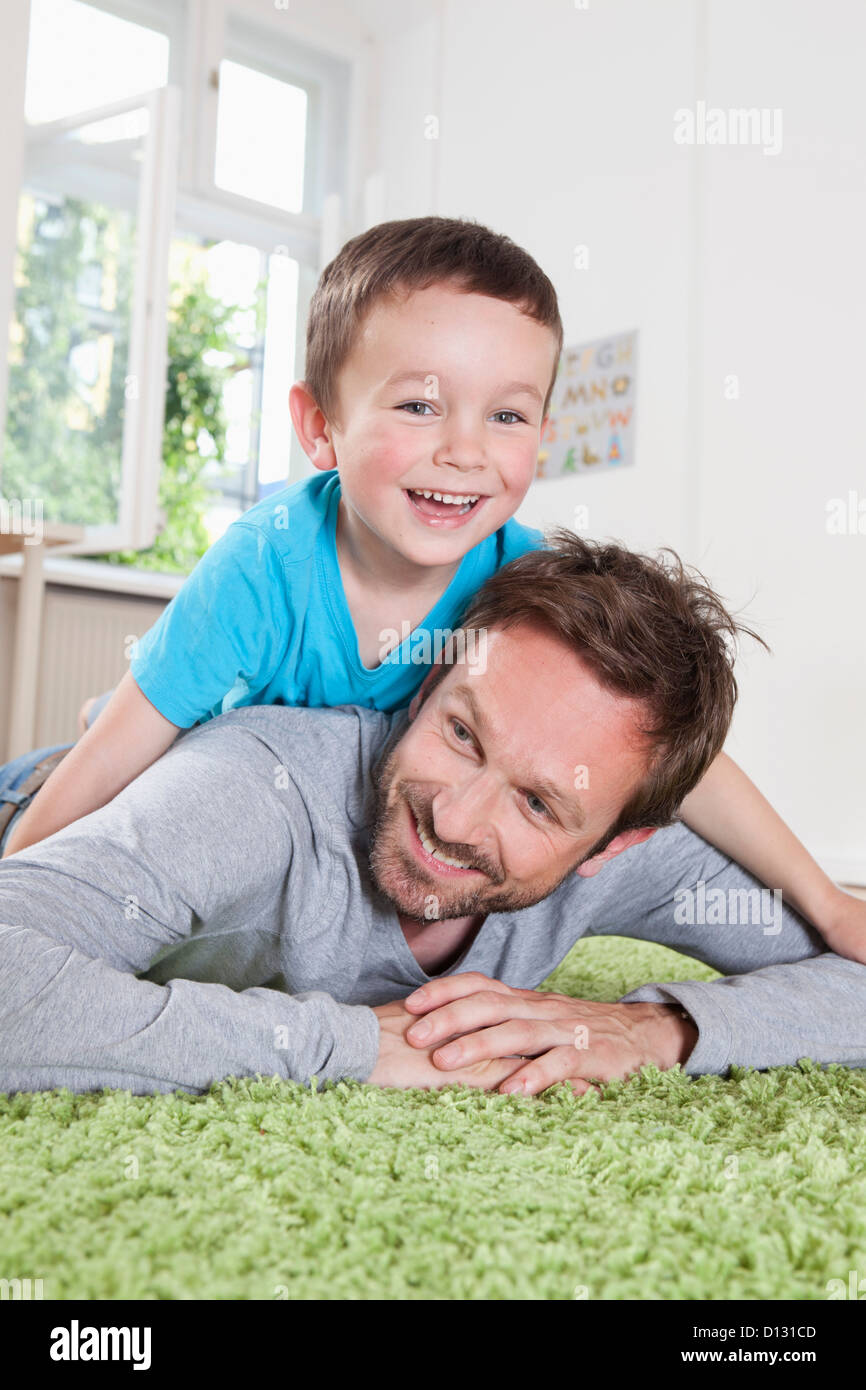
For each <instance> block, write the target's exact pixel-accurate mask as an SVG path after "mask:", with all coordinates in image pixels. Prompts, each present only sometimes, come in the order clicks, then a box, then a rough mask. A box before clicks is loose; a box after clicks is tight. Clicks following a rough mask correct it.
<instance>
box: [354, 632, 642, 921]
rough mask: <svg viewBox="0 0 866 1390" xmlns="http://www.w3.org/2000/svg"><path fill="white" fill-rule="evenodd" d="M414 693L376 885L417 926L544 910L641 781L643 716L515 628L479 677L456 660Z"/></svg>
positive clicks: (383, 813)
mask: <svg viewBox="0 0 866 1390" xmlns="http://www.w3.org/2000/svg"><path fill="white" fill-rule="evenodd" d="M423 693H424V692H423V688H422V691H419V693H418V695H417V696H416V697H415V700H414V701H413V704H412V707H411V709H410V715H412V716H413V722H412V723H411V724H410V726H409V728H408V729H407V731H406V733H405V734H404V735H403V737H402V739H401V740H400V742H399V743H398V744H397V745H396V746H395V748H394V749H393V750H392V752H391V754H390V756H389V758H388V760H387V762H386V764H385V766H384V768H383V770H382V776H381V779H380V783H379V786H378V789H377V814H376V823H375V828H374V831H373V837H372V846H371V852H370V864H371V869H372V872H373V877H374V879H375V882H376V884H377V886H378V887H379V888H380V890H381V891H382V892H383V893H384V894H385V895H386V896H387V897H388V898H390V899H391V901H392V902H393V903H394V904H395V906H396V907H397V909H398V911H400V912H402V913H404V914H405V915H406V916H409V917H413V918H416V919H417V920H423V919H425V918H426V919H428V920H433V919H440V920H441V919H446V918H457V917H464V916H469V915H471V914H474V913H479V912H483V913H488V912H512V911H517V910H518V909H520V908H524V907H530V906H532V905H533V904H534V903H537V902H540V901H541V900H542V898H545V897H547V896H548V894H549V893H552V892H553V890H554V888H556V887H557V886H558V885H559V884H560V883H561V882H562V881H563V879H564V878H566V877H567V875H568V874H569V873H570V872H572V871H573V870H574V869H575V868H576V867H577V866H578V865H579V864H581V863H582V862H583V861H584V860H585V858H586V856H587V855H588V853H589V851H590V850H591V849H592V848H593V846H594V845H596V844H597V843H598V841H599V840H601V839H602V838H603V836H604V835H605V834H606V833H607V831H608V830H609V828H610V827H611V826H612V825H613V824H614V822H615V821H616V820H617V818H618V816H619V814H620V811H621V810H622V808H623V806H624V805H625V804H626V802H627V801H628V800H629V799H630V798H631V796H632V795H633V794H634V792H635V791H636V790H637V788H638V787H639V786H640V784H641V783H642V781H643V779H644V778H645V776H646V773H647V766H648V750H647V746H646V743H645V741H644V739H643V738H642V736H641V734H640V724H641V721H642V719H644V718H645V717H646V711H645V710H644V708H643V706H641V705H640V704H639V703H638V702H636V701H634V700H630V699H627V698H626V697H624V696H621V695H617V694H615V693H613V692H611V691H609V690H606V689H605V688H604V687H603V686H601V685H600V684H599V682H598V680H597V679H596V677H595V676H594V675H593V674H592V672H591V671H590V669H589V668H588V666H586V665H585V663H584V662H582V661H581V660H580V659H579V658H578V657H576V656H575V655H574V654H573V653H572V652H571V651H570V650H569V649H568V648H567V647H566V646H564V644H563V643H562V642H561V641H560V640H559V639H558V638H556V637H554V636H553V635H552V634H549V633H547V632H543V631H537V630H534V629H531V628H529V627H528V626H527V625H525V624H522V625H520V626H514V627H511V628H507V629H497V630H495V631H492V632H489V633H488V634H487V661H486V668H485V669H484V671H483V672H482V671H480V670H475V671H472V670H471V669H470V667H469V666H467V665H466V664H465V663H463V662H461V663H457V664H455V665H454V666H453V667H451V668H450V669H449V670H448V672H447V674H446V675H445V676H444V677H442V678H441V679H440V680H439V682H438V684H436V685H435V686H434V688H433V689H432V691H431V692H430V693H429V694H428V695H427V698H426V699H424V698H423ZM650 833H651V831H646V832H643V831H636V832H629V834H630V835H632V836H634V838H635V839H641V838H646V837H647V836H648V835H649V834H650ZM630 842H632V843H633V842H634V839H633V840H631V841H630ZM622 847H623V848H624V847H625V846H622ZM447 859H450V860H456V861H457V864H448V863H446V862H443V860H447Z"/></svg>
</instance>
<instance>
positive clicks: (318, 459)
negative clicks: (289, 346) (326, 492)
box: [289, 381, 337, 472]
mask: <svg viewBox="0 0 866 1390" xmlns="http://www.w3.org/2000/svg"><path fill="white" fill-rule="evenodd" d="M289 410H290V412H291V416H292V424H293V425H294V427H295V434H296V435H297V436H298V440H299V442H300V445H301V448H302V449H303V451H304V453H305V454H306V455H307V458H308V459H309V460H310V462H311V463H312V464H313V466H314V467H315V468H320V469H322V471H323V472H324V471H326V470H327V469H329V468H336V467H337V455H336V453H335V452H334V446H333V444H332V442H331V427H330V425H329V424H328V422H327V420H326V419H325V417H324V415H323V413H322V411H321V410H320V408H319V406H318V405H317V404H316V401H315V400H314V399H313V397H312V396H311V395H310V392H309V390H308V389H307V383H306V382H305V381H296V382H295V384H294V386H293V387H292V389H291V390H290V392H289Z"/></svg>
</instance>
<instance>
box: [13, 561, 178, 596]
mask: <svg viewBox="0 0 866 1390" xmlns="http://www.w3.org/2000/svg"><path fill="white" fill-rule="evenodd" d="M21 564H22V560H21V556H20V555H4V556H3V557H2V559H0V578H3V579H17V578H18V576H19V575H20V573H21ZM42 566H43V570H44V573H45V582H46V584H68V585H70V586H71V587H73V588H76V589H96V590H99V591H101V592H103V593H115V594H136V595H138V596H139V597H141V598H166V599H172V598H174V595H175V594H176V593H177V591H178V589H179V588H180V587H181V585H182V584H184V583H185V582H186V579H187V576H186V575H185V574H155V573H153V572H152V571H151V570H137V569H134V568H133V567H132V566H131V565H106V564H102V563H101V562H100V561H99V560H82V559H79V558H78V556H71V555H70V556H68V557H67V558H66V559H64V558H63V556H61V555H56V556H51V555H46V557H45V559H44V560H43V562H42Z"/></svg>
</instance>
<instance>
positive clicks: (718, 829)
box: [680, 753, 866, 964]
mask: <svg viewBox="0 0 866 1390" xmlns="http://www.w3.org/2000/svg"><path fill="white" fill-rule="evenodd" d="M680 819H681V820H682V821H684V822H685V824H686V825H687V826H688V827H689V828H690V829H691V830H694V831H695V833H696V834H697V835H700V836H701V837H702V838H703V839H704V840H707V841H709V843H710V844H712V845H715V846H716V848H717V849H720V850H721V851H722V853H723V854H727V855H728V856H729V858H731V859H734V860H736V861H737V863H738V864H741V865H742V866H743V868H744V869H747V870H748V871H749V873H751V874H754V875H755V877H756V878H759V879H760V880H761V882H762V883H765V884H766V885H767V886H768V887H769V888H774V889H779V891H780V892H781V894H782V898H783V899H784V901H785V902H787V903H789V904H790V906H791V907H793V908H794V909H795V910H796V911H797V912H799V913H800V915H801V916H802V917H805V919H806V920H807V921H808V922H810V923H811V924H812V926H814V927H815V928H816V929H817V930H818V931H819V932H820V933H821V935H822V936H823V938H824V940H825V941H826V942H827V943H828V945H830V946H832V948H833V950H834V951H836V952H837V954H838V955H841V956H846V957H848V959H850V960H857V961H860V962H861V963H862V964H866V902H861V901H860V900H859V899H857V898H855V897H852V895H851V894H850V893H846V892H844V890H843V889H841V888H839V887H838V885H837V884H835V883H834V882H833V881H832V879H830V878H828V876H827V874H825V873H824V870H823V869H821V868H820V867H819V865H818V864H816V862H815V860H814V859H813V858H812V856H811V854H810V853H809V851H808V850H807V849H806V848H805V846H804V845H803V844H801V842H800V841H799V840H798V839H797V837H796V835H795V834H794V832H793V831H792V830H790V829H789V828H788V826H787V825H786V824H785V822H784V821H783V820H782V818H781V816H780V815H779V814H778V813H777V812H776V811H774V810H773V808H772V806H771V805H770V803H769V801H767V799H766V797H764V796H762V795H761V793H760V792H759V791H758V788H757V787H756V786H755V784H754V782H752V781H750V780H749V778H748V777H747V776H746V774H745V773H744V772H743V770H742V769H741V768H740V767H738V766H737V764H736V763H735V762H734V761H733V760H732V759H731V758H730V757H728V755H727V754H726V753H720V754H719V756H718V757H717V758H716V760H715V762H714V763H712V765H711V766H710V768H709V769H708V771H707V772H706V773H705V774H704V777H703V778H702V780H701V781H700V782H699V783H698V785H697V787H696V788H695V790H694V791H693V792H691V793H690V795H689V796H687V797H686V798H685V800H684V801H683V803H682V806H681V807H680Z"/></svg>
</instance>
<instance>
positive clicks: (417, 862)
mask: <svg viewBox="0 0 866 1390" xmlns="http://www.w3.org/2000/svg"><path fill="white" fill-rule="evenodd" d="M465 628H466V630H467V631H470V630H474V631H475V632H476V633H480V634H481V635H482V636H483V638H484V642H485V652H486V660H485V662H484V663H478V662H477V661H476V662H475V663H474V664H471V665H470V664H469V663H468V662H467V661H466V660H461V661H454V662H453V663H450V664H449V663H448V662H443V663H440V664H439V665H438V666H435V667H434V668H433V669H432V670H431V671H430V673H429V674H428V677H427V680H426V681H425V683H424V686H423V687H422V689H421V690H420V691H419V693H418V695H417V696H416V698H415V700H414V701H413V704H412V706H411V707H410V709H409V711H401V712H399V713H397V714H395V715H384V714H380V713H376V712H373V711H369V710H364V709H361V708H359V707H357V706H350V707H344V708H341V709H337V710H325V709H293V708H288V707H283V706H256V707H252V708H246V709H238V710H233V711H232V712H230V713H229V714H226V715H222V716H220V717H219V718H217V719H214V720H211V721H209V722H208V723H207V724H205V725H203V726H200V727H197V728H194V729H192V730H189V731H188V732H186V733H185V734H183V735H181V736H180V737H179V738H178V740H177V742H176V743H175V745H174V746H173V747H172V748H171V749H170V750H169V752H168V753H166V754H165V755H164V756H163V757H162V758H161V759H160V760H159V761H158V762H157V763H156V764H154V765H153V767H151V768H149V769H148V770H147V772H145V773H144V774H143V775H142V776H141V777H140V778H138V779H137V780H136V781H135V782H133V783H132V784H131V785H130V786H128V787H127V788H125V789H124V791H123V792H121V793H120V794H119V795H118V796H117V797H116V798H115V799H114V800H113V801H112V802H110V803H109V804H108V805H107V806H104V807H103V808H102V809H101V810H98V811H95V812H93V813H92V814H91V815H89V816H86V817H84V818H83V819H82V820H80V821H77V822H75V823H73V824H71V825H69V826H67V827H65V828H64V829H63V830H61V831H60V832H58V833H57V834H55V835H53V836H51V837H49V838H48V839H47V840H45V841H42V842H41V843H39V844H36V845H33V846H31V847H30V848H28V849H25V850H22V851H20V852H19V853H18V854H16V855H14V856H12V857H11V858H8V859H5V860H3V861H2V863H0V923H2V924H4V925H3V926H2V927H0V946H2V952H0V970H2V984H0V1090H34V1089H47V1088H52V1087H55V1086H68V1087H70V1088H71V1089H74V1090H87V1089H94V1088H101V1087H103V1086H109V1087H119V1088H128V1089H130V1090H132V1091H135V1092H139V1093H141V1092H145V1093H146V1092H151V1091H170V1090H173V1089H176V1088H183V1089H188V1090H192V1091H201V1090H203V1089H206V1088H207V1086H208V1085H210V1084H211V1083H212V1082H213V1081H216V1080H218V1079H220V1078H221V1077H224V1076H228V1075H255V1074H264V1075H278V1076H280V1077H284V1078H293V1079H296V1080H300V1081H303V1082H308V1081H309V1079H310V1078H311V1077H314V1076H315V1077H316V1078H317V1079H318V1080H320V1081H325V1080H337V1079H340V1078H353V1079H356V1080H359V1081H369V1082H371V1083H372V1084H377V1085H385V1086H397V1087H409V1086H420V1087H438V1086H443V1085H447V1084H449V1083H452V1082H465V1083H467V1084H469V1085H473V1086H480V1087H484V1088H488V1089H491V1088H495V1087H500V1088H501V1089H503V1090H504V1089H506V1088H507V1087H508V1086H509V1084H510V1085H511V1086H512V1088H513V1087H517V1086H518V1085H519V1084H521V1083H523V1087H524V1090H525V1093H528V1094H533V1093H537V1092H538V1091H540V1090H543V1089H544V1088H545V1087H546V1086H548V1085H551V1084H552V1083H553V1082H555V1081H559V1080H565V1081H567V1082H569V1083H570V1084H571V1085H572V1087H573V1089H574V1090H575V1091H577V1092H579V1091H581V1090H584V1089H586V1087H587V1086H588V1085H589V1084H590V1083H591V1082H592V1081H593V1080H595V1079H602V1080H603V1079H608V1078H610V1077H612V1076H624V1075H627V1074H629V1073H630V1072H632V1071H634V1070H635V1069H636V1068H638V1067H640V1066H641V1065H643V1064H644V1063H647V1062H655V1063H656V1064H657V1065H658V1066H659V1067H662V1068H667V1067H671V1066H673V1065H675V1064H676V1063H680V1064H682V1065H683V1067H684V1069H685V1070H686V1071H687V1072H689V1073H690V1074H692V1075H699V1074H702V1073H706V1072H714V1073H724V1072H725V1071H726V1070H727V1068H728V1067H729V1066H730V1065H731V1064H732V1063H738V1064H741V1065H748V1064H751V1065H753V1066H755V1067H759V1068H761V1067H767V1066H772V1065H781V1064H786V1063H788V1064H790V1063H794V1062H796V1061H797V1060H798V1059H799V1058H800V1057H802V1056H810V1057H812V1058H814V1059H815V1060H817V1061H819V1062H833V1061H835V1062H842V1063H845V1064H847V1065H849V1066H863V1065H866V1022H864V1019H866V1008H864V1005H866V968H864V967H863V966H862V965H860V964H858V963H856V962H853V961H849V960H846V959H843V958H842V957H838V956H835V955H834V954H832V953H831V952H827V951H822V946H823V943H822V942H820V940H819V938H818V937H817V934H816V933H815V932H813V931H812V930H811V929H810V928H808V927H807V926H806V925H805V923H804V922H803V921H802V919H801V918H799V917H798V916H797V915H796V914H795V913H793V912H791V911H789V910H787V909H783V908H782V907H781V904H780V903H778V901H775V902H774V910H773V913H772V915H771V916H767V915H766V914H765V913H763V912H761V913H760V914H759V915H758V916H757V918H756V917H755V915H754V913H753V914H752V915H751V916H749V914H748V913H747V914H746V916H745V920H743V917H742V915H738V912H737V905H738V904H742V901H743V898H746V899H748V895H749V893H752V895H753V897H754V895H755V894H757V898H758V900H759V901H760V902H761V903H762V904H763V903H764V901H765V899H764V897H762V895H761V893H760V885H757V884H756V882H755V880H753V879H751V878H750V877H749V876H748V875H746V874H745V873H744V871H743V870H741V869H740V868H739V866H737V865H735V864H732V863H731V862H730V861H729V860H727V859H725V858H724V857H723V856H722V855H721V854H719V853H718V852H717V851H716V850H714V849H712V848H711V847H710V846H708V845H707V844H706V843H705V842H704V841H703V840H701V839H700V838H699V837H697V836H695V835H693V834H692V833H691V832H689V831H687V830H686V828H685V827H684V826H682V825H679V824H675V823H672V822H673V821H674V818H675V815H676V809H677V807H678V805H679V804H680V802H681V801H682V798H683V797H684V796H685V795H687V794H688V792H689V791H690V790H691V788H692V787H693V786H694V785H695V783H696V782H697V781H698V780H699V778H700V777H701V775H702V774H703V772H704V770H705V768H706V767H707V765H708V764H709V762H710V761H711V760H712V758H713V757H715V755H716V753H717V752H718V751H719V749H720V747H721V746H722V744H723V742H724V739H725V736H726V733H727V730H728V726H729V723H730V718H731V714H732V710H733V706H734V701H735V698H736V685H735V682H734V678H733V673H732V669H731V656H730V650H729V647H730V640H731V639H732V638H733V637H734V636H735V635H736V633H737V625H736V624H735V623H734V622H733V620H732V619H731V618H730V616H729V615H728V614H727V613H726V612H725V610H724V609H723V607H722V606H721V604H720V602H719V601H718V599H717V598H716V597H715V595H714V594H712V592H711V591H710V590H709V589H708V588H707V587H706V586H705V585H702V584H700V583H699V582H697V581H696V580H694V579H693V578H691V577H690V576H688V575H687V574H685V573H684V572H683V571H682V569H681V568H680V567H679V566H678V565H677V564H672V565H667V566H666V565H665V564H664V563H663V562H661V561H653V560H649V559H645V558H643V557H640V556H636V555H633V554H631V553H630V552H628V551H626V550H624V549H622V548H620V547H618V546H613V545H607V546H602V545H596V544H592V543H590V542H587V541H585V540H582V539H580V538H579V537H576V536H574V535H572V534H571V533H568V532H560V533H559V534H558V536H557V537H555V538H554V543H553V544H552V545H551V547H550V548H549V549H545V550H541V551H535V552H530V553H528V554H527V555H524V556H522V557H521V558H520V559H518V560H516V561H514V562H513V563H512V564H511V565H509V566H507V567H506V568H504V569H502V570H500V571H499V572H498V573H497V574H496V575H495V576H493V578H492V579H490V580H489V581H488V582H487V584H485V586H484V587H483V589H482V590H481V591H480V593H479V594H478V595H477V596H476V599H475V601H474V602H473V604H472V606H471V608H470V610H469V612H468V613H467V614H466V617H465ZM464 645H465V646H467V647H468V646H470V644H469V643H466V644H464ZM471 645H472V649H473V650H477V643H474V644H471ZM659 826H662V827H666V828H663V829H658V827H659ZM599 871H601V872H599ZM711 894H712V895H713V897H712V901H713V902H714V904H715V905H716V911H715V912H714V914H710V913H707V912H705V911H704V905H705V903H706V902H707V901H708V900H709V899H710V895H711ZM689 895H691V896H689ZM720 902H721V903H722V904H730V910H727V911H725V912H721V913H720V911H719V906H718V905H719V903H720ZM602 933H611V934H615V935H620V936H634V937H643V938H645V939H651V940H656V941H661V942H664V943H665V944H667V945H669V946H672V947H674V948H675V949H678V950H681V951H684V952H686V953H687V954H691V955H693V956H696V957H699V958H701V959H703V960H705V961H708V962H709V963H710V964H711V965H713V966H714V967H715V968H716V969H718V970H720V971H722V972H726V973H727V974H728V975H729V978H726V979H723V980H719V981H716V982H713V983H710V984H707V983H702V982H685V983H678V984H668V985H665V984H656V985H645V986H643V987H642V988H640V989H638V990H634V991H632V992H631V994H629V995H626V996H625V998H624V999H623V1000H620V1001H619V1002H618V1003H616V1004H597V1003H588V1002H586V1001H581V1000H577V999H570V998H568V997H567V996H563V995H557V994H547V995H545V994H539V993H538V992H537V991H536V990H535V989H534V988H533V986H535V985H537V984H538V983H539V982H540V981H541V980H543V979H544V978H545V976H546V975H547V974H549V972H550V971H551V970H552V969H553V967H554V966H555V965H556V964H557V963H558V962H559V961H560V960H562V958H563V957H564V956H565V954H566V953H567V952H568V950H569V949H570V947H571V946H572V945H573V944H574V942H575V941H576V940H578V939H579V938H580V937H581V936H583V935H597V934H602ZM142 973H143V974H144V978H139V975H140V974H142ZM432 977H437V978H432ZM418 987H423V990H422V994H421V995H420V996H418V995H415V996H414V997H413V996H411V992H412V991H415V990H417V989H418ZM407 997H408V1004H407V1002H406V1001H407ZM422 1016H423V1020H424V1021H426V1022H428V1023H429V1024H430V1029H429V1031H428V1033H427V1035H426V1036H413V1034H412V1032H410V1025H416V1024H417V1023H418V1022H420V1021H422ZM448 1039H452V1040H453V1042H452V1046H453V1047H456V1053H455V1054H454V1055H453V1056H448V1055H446V1054H445V1053H444V1052H443V1050H442V1047H443V1044H445V1043H446V1042H447V1041H448Z"/></svg>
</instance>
